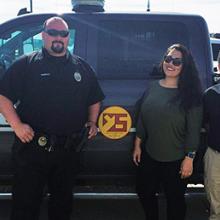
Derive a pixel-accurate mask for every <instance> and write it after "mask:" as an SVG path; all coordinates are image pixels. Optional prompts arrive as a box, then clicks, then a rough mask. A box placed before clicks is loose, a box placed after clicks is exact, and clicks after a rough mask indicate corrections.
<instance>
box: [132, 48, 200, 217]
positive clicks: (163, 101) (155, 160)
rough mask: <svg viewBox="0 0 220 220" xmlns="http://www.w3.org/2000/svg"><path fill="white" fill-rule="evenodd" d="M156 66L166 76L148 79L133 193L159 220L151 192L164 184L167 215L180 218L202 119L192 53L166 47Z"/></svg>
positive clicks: (134, 154)
mask: <svg viewBox="0 0 220 220" xmlns="http://www.w3.org/2000/svg"><path fill="white" fill-rule="evenodd" d="M160 71H161V73H162V74H163V76H164V77H163V78H162V79H161V80H159V81H156V82H152V83H151V84H150V86H149V91H148V94H147V96H146V97H145V99H144V100H143V103H142V106H141V111H140V115H139V120H138V124H137V133H136V138H135V144H134V151H133V161H134V163H135V164H136V165H137V166H138V181H137V193H138V195H139V198H140V201H141V203H142V206H143V208H144V211H145V215H146V219H147V220H158V204H157V199H156V196H155V193H156V192H157V190H158V186H159V185H162V187H163V190H164V193H165V196H166V199H167V220H183V219H184V218H185V213H186V205H185V198H184V194H185V190H186V186H187V181H186V178H188V177H190V176H191V175H192V172H193V159H194V156H195V151H196V148H197V146H198V143H199V136H200V127H201V121H202V107H201V99H202V98H201V97H202V91H201V84H200V80H199V76H198V71H197V69H196V67H195V63H194V61H193V58H192V55H191V54H190V52H189V51H188V50H187V48H186V47H184V46H183V45H180V44H174V45H172V46H171V47H169V48H168V50H167V52H166V54H165V56H164V59H163V61H162V62H161V64H160Z"/></svg>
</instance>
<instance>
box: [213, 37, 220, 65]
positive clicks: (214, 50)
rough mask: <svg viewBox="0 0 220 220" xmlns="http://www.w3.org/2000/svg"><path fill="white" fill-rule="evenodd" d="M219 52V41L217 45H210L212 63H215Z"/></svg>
mask: <svg viewBox="0 0 220 220" xmlns="http://www.w3.org/2000/svg"><path fill="white" fill-rule="evenodd" d="M219 51H220V40H219V43H212V53H213V60H214V61H217V57H218V53H219Z"/></svg>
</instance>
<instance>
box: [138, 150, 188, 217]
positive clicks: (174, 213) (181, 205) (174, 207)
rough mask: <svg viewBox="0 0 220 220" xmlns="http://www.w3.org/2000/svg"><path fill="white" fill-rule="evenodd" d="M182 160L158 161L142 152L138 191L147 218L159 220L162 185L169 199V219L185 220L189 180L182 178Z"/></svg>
mask: <svg viewBox="0 0 220 220" xmlns="http://www.w3.org/2000/svg"><path fill="white" fill-rule="evenodd" d="M181 162H182V160H178V161H173V162H158V161H156V160H154V159H152V158H151V157H150V156H149V155H148V154H147V153H146V152H142V156H141V163H140V165H139V167H138V168H137V185H136V189H137V193H138V196H139V199H140V202H141V204H142V206H143V209H144V212H145V216H146V220H158V219H159V213H158V211H159V209H158V200H157V196H156V193H157V192H158V191H159V188H160V187H161V186H162V189H163V190H164V194H165V196H166V200H167V220H184V219H185V213H186V204H185V198H184V194H185V190H186V187H187V182H186V180H184V179H181V178H180V174H179V171H180V166H181Z"/></svg>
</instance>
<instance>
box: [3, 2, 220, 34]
mask: <svg viewBox="0 0 220 220" xmlns="http://www.w3.org/2000/svg"><path fill="white" fill-rule="evenodd" d="M147 1H148V0H105V11H116V12H119V11H123V12H125V11H130V12H132V11H134V12H136V11H137V12H145V11H146V9H147ZM0 3H2V4H1V7H0V23H2V22H4V21H6V20H8V19H10V18H13V17H15V16H16V15H17V12H18V11H19V9H21V8H25V7H26V8H27V9H28V10H30V0H0ZM32 3H33V12H35V13H38V12H42V13H43V12H59V13H61V12H70V11H71V10H72V7H71V0H32ZM150 6H151V11H152V12H181V13H186V14H189V13H193V14H199V15H201V16H203V17H204V18H205V20H206V22H207V24H208V28H209V32H210V33H216V32H219V33H220V23H219V15H218V14H219V11H220V0H150Z"/></svg>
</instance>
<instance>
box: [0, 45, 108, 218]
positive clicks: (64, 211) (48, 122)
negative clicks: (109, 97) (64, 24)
mask: <svg viewBox="0 0 220 220" xmlns="http://www.w3.org/2000/svg"><path fill="white" fill-rule="evenodd" d="M0 94H1V95H3V96H5V97H7V98H9V99H10V100H11V101H12V102H13V103H14V104H15V105H16V106H17V107H16V111H17V113H18V115H19V117H20V119H21V121H22V122H23V123H27V124H29V125H30V126H31V127H32V128H33V130H34V132H35V137H34V139H33V141H31V143H26V144H24V143H22V142H21V141H20V140H19V139H18V138H17V137H15V142H14V145H13V147H12V162H13V168H14V187H13V208H12V216H11V219H12V220H35V219H38V215H39V207H40V202H41V199H42V195H43V189H44V186H45V185H46V184H47V185H48V190H49V193H50V194H51V197H50V200H49V205H48V214H49V219H51V220H69V219H70V213H71V208H72V186H73V179H74V178H73V177H74V174H75V173H76V172H77V165H78V163H77V162H78V161H77V160H78V157H77V156H76V155H77V154H76V153H75V152H74V145H76V142H74V138H73V140H72V139H71V144H70V145H68V146H67V148H68V149H67V148H66V140H67V139H68V137H70V136H72V134H78V133H80V131H81V130H82V129H83V128H84V126H85V123H86V121H87V120H88V107H89V106H90V105H92V104H95V103H97V102H100V101H101V100H103V98H104V95H103V92H102V90H101V88H100V86H99V84H98V82H97V79H96V77H95V74H94V72H93V70H92V69H91V68H90V66H89V65H88V64H87V63H85V61H83V60H82V59H81V58H79V57H77V56H74V55H71V54H70V53H69V52H67V54H66V55H65V56H64V57H54V56H50V55H49V54H48V52H47V51H46V50H45V49H42V51H39V52H34V53H33V54H31V55H28V56H23V57H21V58H20V59H19V60H17V61H15V63H14V64H13V65H12V66H11V67H10V68H9V69H8V71H7V72H6V74H5V75H4V77H3V79H2V80H1V82H0ZM42 137H43V140H42ZM51 137H53V138H54V137H55V139H53V145H54V146H52V147H53V148H52V152H49V150H48V149H49V148H48V146H47V145H48V144H49V145H51V144H52V141H51V140H52V138H51ZM40 138H41V140H40ZM44 138H45V139H46V140H45V139H44ZM49 147H50V146H49ZM50 150H51V149H50Z"/></svg>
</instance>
